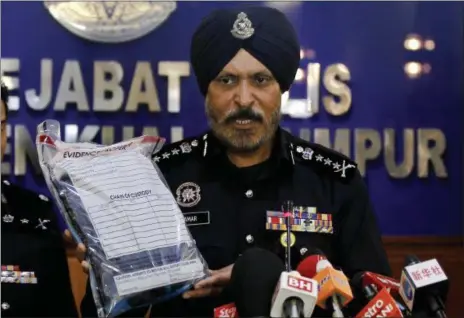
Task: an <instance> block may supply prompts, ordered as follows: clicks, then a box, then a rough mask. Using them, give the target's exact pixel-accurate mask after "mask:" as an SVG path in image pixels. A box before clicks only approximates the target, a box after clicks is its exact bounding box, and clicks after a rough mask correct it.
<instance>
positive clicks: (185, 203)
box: [176, 182, 201, 208]
mask: <svg viewBox="0 0 464 318" xmlns="http://www.w3.org/2000/svg"><path fill="white" fill-rule="evenodd" d="M200 200H201V195H200V186H199V185H198V184H196V183H193V182H185V183H182V184H181V185H180V186H179V187H178V188H177V190H176V201H177V203H178V204H179V205H180V206H181V207H184V208H190V207H193V206H195V205H197V204H198V202H200Z"/></svg>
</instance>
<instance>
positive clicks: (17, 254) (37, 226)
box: [0, 83, 77, 317]
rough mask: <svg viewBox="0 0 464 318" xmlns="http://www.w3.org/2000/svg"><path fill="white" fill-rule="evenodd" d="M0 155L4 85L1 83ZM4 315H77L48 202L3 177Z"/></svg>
mask: <svg viewBox="0 0 464 318" xmlns="http://www.w3.org/2000/svg"><path fill="white" fill-rule="evenodd" d="M1 87H2V91H1V99H2V102H1V113H0V115H1V123H2V128H1V129H2V131H1V158H2V159H3V154H4V153H5V148H6V137H7V136H6V122H7V120H8V89H7V87H6V86H5V85H4V84H3V83H2V85H1ZM1 190H2V193H1V195H2V210H1V213H2V234H1V235H2V237H1V239H2V251H1V253H2V258H1V266H2V280H1V284H2V298H1V316H2V317H77V310H76V305H75V302H74V296H73V293H72V289H71V283H70V279H69V271H68V262H67V258H66V253H65V249H64V247H63V246H64V245H63V238H62V235H61V231H60V230H59V228H58V226H57V219H56V216H55V214H54V212H53V208H52V204H51V201H50V200H49V199H48V198H47V197H46V196H44V195H39V194H36V193H34V192H32V191H29V190H27V189H24V188H21V187H19V186H16V185H13V184H12V183H10V182H9V181H7V180H3V182H2V185H1Z"/></svg>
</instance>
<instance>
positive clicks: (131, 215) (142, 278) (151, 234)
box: [36, 120, 208, 317]
mask: <svg viewBox="0 0 464 318" xmlns="http://www.w3.org/2000/svg"><path fill="white" fill-rule="evenodd" d="M163 144H164V139H162V138H159V137H154V136H141V137H138V138H133V139H130V140H127V141H124V142H120V143H117V144H113V145H110V146H103V145H99V144H94V143H66V142H63V141H61V140H60V127H59V123H58V122H57V121H55V120H47V121H44V122H43V123H41V124H40V125H39V126H38V129H37V139H36V145H37V150H38V155H39V161H40V166H41V168H42V171H43V174H44V177H45V180H46V182H47V186H48V188H49V190H50V192H51V194H52V196H53V199H54V201H55V202H56V204H57V205H58V207H59V210H60V213H61V214H62V216H63V218H64V220H65V221H66V223H67V225H68V228H69V230H70V231H71V233H72V235H73V237H74V239H75V241H76V242H82V243H84V244H85V246H86V247H87V255H86V260H87V262H88V263H89V264H90V271H89V280H90V285H91V289H92V294H93V298H94V301H95V304H96V307H97V313H98V316H99V317H114V316H117V315H120V314H121V313H124V312H126V311H129V310H130V309H132V308H137V307H142V306H148V305H150V304H154V303H159V302H162V301H165V300H168V299H170V298H172V297H176V296H178V295H179V294H181V293H183V292H184V291H186V290H188V289H190V288H191V286H192V285H193V284H194V283H196V282H197V281H198V280H200V279H203V278H205V277H206V276H207V273H208V268H207V264H206V262H205V261H204V259H203V257H202V256H201V254H200V252H199V251H198V249H197V247H196V245H195V241H194V240H193V238H192V237H191V235H190V232H189V230H188V228H187V226H186V224H185V220H184V217H183V215H182V212H181V211H180V209H179V207H178V205H177V203H176V201H175V199H174V197H173V195H172V194H171V192H170V190H169V187H168V186H167V183H166V181H165V179H164V178H163V176H162V174H161V172H160V171H159V169H158V167H157V166H156V164H155V163H154V162H153V161H152V160H151V157H152V155H153V154H154V153H157V152H158V151H160V149H161V148H162V146H163Z"/></svg>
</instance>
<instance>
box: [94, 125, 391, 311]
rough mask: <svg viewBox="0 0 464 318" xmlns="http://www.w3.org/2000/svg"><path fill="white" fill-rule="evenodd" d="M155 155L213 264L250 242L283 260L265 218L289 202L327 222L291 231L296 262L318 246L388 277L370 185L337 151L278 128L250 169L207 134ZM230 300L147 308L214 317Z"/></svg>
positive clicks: (230, 258) (347, 267) (277, 235)
mask: <svg viewBox="0 0 464 318" xmlns="http://www.w3.org/2000/svg"><path fill="white" fill-rule="evenodd" d="M153 159H154V161H155V162H156V163H157V165H158V167H159V168H160V170H161V171H162V173H163V175H164V177H165V178H166V181H167V183H168V184H169V186H170V188H171V191H172V193H173V195H174V197H175V198H176V201H177V202H178V204H179V206H180V208H181V210H182V212H183V213H184V217H185V220H186V223H187V225H188V226H189V230H190V232H191V234H192V236H193V238H194V239H195V241H196V244H197V246H198V248H199V250H200V252H201V253H202V255H203V257H204V258H205V260H206V261H207V263H208V266H209V267H210V268H211V269H220V268H222V267H225V266H227V265H229V264H232V263H234V262H235V260H236V259H237V257H239V255H240V254H241V253H243V251H245V250H246V249H248V248H250V247H261V248H265V249H268V250H270V251H272V252H274V253H276V254H278V255H280V256H281V257H282V259H284V247H283V246H282V244H281V235H282V233H283V232H284V231H282V230H278V224H276V225H277V226H276V227H275V228H276V229H272V227H274V225H271V226H270V227H271V229H266V223H268V224H269V223H272V222H268V221H269V219H271V220H272V219H273V217H272V215H273V214H272V213H278V212H280V211H281V205H282V203H283V202H284V201H288V200H291V201H293V203H294V206H295V207H296V208H298V209H301V210H304V211H308V209H309V211H314V210H315V211H316V214H317V215H319V216H323V215H324V218H325V219H326V220H327V219H330V220H331V221H330V222H329V221H328V220H327V221H325V223H324V221H323V220H319V224H322V226H320V228H319V231H318V232H317V230H318V229H316V228H314V230H313V231H312V232H302V231H301V232H300V231H293V233H294V235H295V243H294V245H293V247H292V253H291V256H292V266H293V268H296V266H297V265H298V263H299V262H300V261H301V260H302V256H301V255H302V254H304V253H305V251H306V249H308V248H319V249H321V250H322V251H323V252H324V253H325V254H326V256H327V257H328V259H329V260H330V261H331V262H332V264H333V265H334V266H336V267H337V266H338V267H340V268H341V269H343V271H344V272H345V273H346V274H347V276H351V275H353V274H354V273H356V272H358V271H372V272H376V273H380V274H384V275H387V276H389V275H391V273H390V268H389V264H388V260H387V257H386V254H385V251H384V249H383V247H382V243H381V238H380V233H379V230H378V227H377V221H376V217H375V214H374V212H373V211H372V208H371V205H370V203H369V198H368V193H367V189H366V187H365V185H364V182H363V180H362V178H361V176H360V174H359V172H358V170H357V169H356V167H355V164H354V163H353V162H352V161H351V160H350V159H349V158H347V157H345V156H343V155H342V154H339V153H337V152H335V151H333V150H330V149H328V148H325V147H323V146H321V145H318V144H314V143H309V142H306V141H304V140H301V139H299V138H297V137H295V136H292V135H291V134H289V133H288V132H286V131H284V130H282V129H279V130H278V132H277V137H276V139H275V145H274V148H273V152H272V154H271V156H270V158H269V160H267V161H265V162H263V163H261V164H258V165H255V166H252V167H247V168H237V167H235V166H234V165H233V164H232V163H230V161H229V160H228V158H227V155H226V150H225V149H224V147H223V146H222V145H221V144H220V142H219V141H218V140H217V139H216V138H215V137H214V136H213V135H212V134H211V132H208V133H206V134H203V135H201V136H198V137H196V138H189V139H186V140H183V141H180V142H176V143H173V144H171V145H167V146H164V148H163V149H161V151H160V152H159V153H157V154H155V155H154V157H153ZM268 215H271V217H268ZM317 215H316V217H315V219H317V218H318V216H317ZM313 217H314V215H313ZM315 221H318V220H315ZM316 223H317V222H316ZM330 226H332V229H331V228H330ZM88 293H89V292H88ZM86 298H89V297H86ZM87 300H88V301H89V299H87ZM228 301H231V299H228V295H223V297H222V298H221V297H215V298H206V299H193V300H187V301H186V300H183V299H182V298H180V297H179V298H177V299H174V300H172V301H170V302H168V303H163V304H161V305H158V306H154V307H153V308H152V310H151V314H152V316H157V317H162V316H171V317H174V316H179V317H180V316H197V317H199V316H211V315H212V312H213V308H215V307H217V306H220V305H223V304H226V303H227V302H228ZM323 314H326V313H321V312H319V313H318V315H323ZM131 315H132V316H134V315H135V314H134V313H128V316H131Z"/></svg>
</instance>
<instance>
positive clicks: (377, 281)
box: [350, 272, 410, 316]
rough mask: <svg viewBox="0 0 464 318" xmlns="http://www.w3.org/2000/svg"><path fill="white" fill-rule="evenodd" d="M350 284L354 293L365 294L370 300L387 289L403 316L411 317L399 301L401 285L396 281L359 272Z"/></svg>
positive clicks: (370, 273)
mask: <svg viewBox="0 0 464 318" xmlns="http://www.w3.org/2000/svg"><path fill="white" fill-rule="evenodd" d="M350 284H351V286H352V288H353V291H357V292H358V291H362V292H364V296H365V297H366V298H367V299H368V300H372V298H373V297H374V296H375V295H376V294H377V292H378V291H379V290H380V291H382V290H384V289H385V290H386V291H387V292H388V293H389V294H390V295H391V298H392V299H393V301H394V302H395V303H396V307H397V308H398V309H399V310H400V312H401V313H402V315H403V316H409V315H410V313H409V312H408V310H407V309H406V308H405V307H404V306H403V305H402V304H401V302H400V301H398V300H397V298H398V297H399V295H398V290H399V286H400V284H399V282H398V281H397V280H396V279H393V278H391V277H388V276H384V275H380V274H377V273H373V272H359V273H357V274H355V275H354V276H353V278H352V279H351V281H350ZM369 295H370V296H369ZM356 297H358V296H356Z"/></svg>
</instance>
